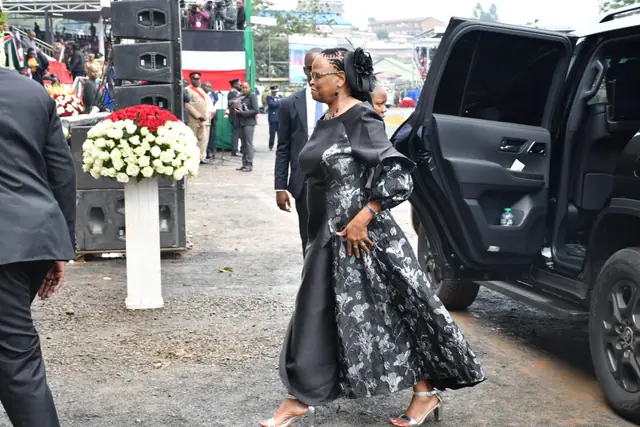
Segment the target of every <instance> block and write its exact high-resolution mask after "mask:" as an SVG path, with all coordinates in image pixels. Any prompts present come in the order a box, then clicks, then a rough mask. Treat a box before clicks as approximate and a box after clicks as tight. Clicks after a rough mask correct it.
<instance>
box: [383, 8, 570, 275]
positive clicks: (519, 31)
mask: <svg viewBox="0 0 640 427" xmlns="http://www.w3.org/2000/svg"><path fill="white" fill-rule="evenodd" d="M573 47H574V41H573V40H572V39H570V38H569V37H568V36H567V35H564V34H561V33H556V32H552V31H544V30H538V29H534V28H525V27H515V26H507V25H501V24H494V23H487V22H480V21H471V20H465V19H459V18H453V19H452V20H451V21H450V23H449V26H448V28H447V31H446V32H445V35H444V37H443V39H442V41H441V43H440V45H439V47H438V49H437V52H436V55H435V57H434V60H433V62H432V65H431V67H430V69H429V71H428V75H427V79H426V82H425V84H424V87H423V90H422V93H421V96H420V101H419V103H418V106H417V108H416V111H415V112H414V113H413V115H412V117H410V118H409V119H408V121H407V122H405V124H403V125H402V126H401V127H400V128H399V129H398V131H397V132H396V138H395V141H396V146H397V148H398V149H399V150H400V151H401V152H403V153H404V154H406V155H408V156H409V157H410V158H412V160H414V161H415V162H416V163H417V164H418V168H417V170H416V172H415V173H414V180H415V191H414V195H413V196H412V199H411V203H412V205H413V207H414V210H415V212H416V213H417V214H418V217H419V219H420V222H421V224H422V225H423V227H425V226H426V225H425V224H428V226H429V227H431V228H432V230H430V232H431V233H433V232H436V233H438V234H439V236H440V240H441V242H442V244H443V246H444V251H445V256H446V257H447V258H448V259H449V263H450V264H452V263H455V264H456V265H457V268H456V269H457V270H458V271H460V270H465V269H466V271H469V270H472V271H474V272H476V273H481V274H482V275H483V276H480V277H484V278H486V277H487V276H486V273H487V272H490V271H497V270H501V271H507V270H509V271H513V269H514V268H516V269H518V268H523V269H525V268H528V267H529V266H531V263H532V262H533V260H534V259H535V257H536V256H538V255H539V254H540V251H541V249H542V247H543V245H544V242H545V235H546V230H547V226H546V223H547V205H548V194H547V193H548V188H549V166H550V157H551V148H552V147H551V143H552V138H551V133H550V131H551V130H552V129H551V126H552V124H551V123H552V119H553V117H554V114H555V113H556V110H557V106H558V105H559V103H560V102H561V98H562V94H563V89H564V85H565V79H566V75H567V70H568V68H569V64H570V61H571V56H572V53H573ZM410 128H411V132H410V136H409V137H404V139H403V137H400V139H398V137H397V135H401V134H405V135H406V134H408V133H409V131H408V130H409V129H410ZM507 208H508V209H511V212H512V213H513V225H511V226H503V225H500V219H501V215H502V213H503V212H504V211H505V209H507ZM505 266H510V267H511V268H510V269H505V268H504V267H505ZM499 267H500V268H499Z"/></svg>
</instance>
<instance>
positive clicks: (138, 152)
mask: <svg viewBox="0 0 640 427" xmlns="http://www.w3.org/2000/svg"><path fill="white" fill-rule="evenodd" d="M133 153H134V154H135V155H136V156H144V155H145V154H147V150H146V148H144V147H136V148H134V149H133Z"/></svg>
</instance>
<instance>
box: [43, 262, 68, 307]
mask: <svg viewBox="0 0 640 427" xmlns="http://www.w3.org/2000/svg"><path fill="white" fill-rule="evenodd" d="M66 266H67V263H66V262H63V261H56V262H55V264H54V265H53V267H51V270H49V272H48V273H47V277H45V278H44V281H43V282H42V285H40V289H39V290H38V296H39V297H40V299H48V298H49V297H51V296H52V295H53V294H54V293H56V291H57V290H58V288H59V287H60V285H62V281H63V280H64V269H65V267H66Z"/></svg>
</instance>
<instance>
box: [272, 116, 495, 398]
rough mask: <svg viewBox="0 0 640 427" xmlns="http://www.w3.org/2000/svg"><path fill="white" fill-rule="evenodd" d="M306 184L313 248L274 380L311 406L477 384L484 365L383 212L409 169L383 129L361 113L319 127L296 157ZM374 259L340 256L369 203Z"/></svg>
mask: <svg viewBox="0 0 640 427" xmlns="http://www.w3.org/2000/svg"><path fill="white" fill-rule="evenodd" d="M299 162H300V167H301V169H302V170H303V171H304V172H305V174H306V176H307V186H308V187H307V204H308V208H309V223H308V232H309V243H308V246H307V251H306V256H305V261H304V268H303V273H302V285H301V287H300V290H299V292H298V297H297V299H296V308H295V312H294V314H293V316H292V319H291V322H290V324H289V329H288V331H287V335H286V337H285V341H284V345H283V348H282V352H281V355H280V368H279V370H280V377H281V379H282V381H283V383H284V385H285V386H286V387H287V389H288V390H289V392H290V393H291V394H292V395H293V396H295V397H296V398H298V399H299V400H300V401H302V402H304V403H305V404H307V405H318V404H323V403H327V402H329V401H331V400H333V399H336V398H339V397H347V398H360V397H366V396H374V395H380V394H388V393H393V392H396V391H399V390H403V389H407V388H410V387H412V386H413V385H414V384H415V383H416V382H418V381H419V380H420V379H423V378H425V379H428V380H429V381H430V382H431V383H432V384H433V385H434V387H435V388H437V389H439V390H445V389H447V388H449V389H458V388H462V387H469V386H473V385H475V384H478V383H480V382H481V381H483V380H484V372H483V370H482V367H481V366H480V364H479V363H478V361H477V360H476V356H475V355H474V354H473V351H472V350H471V348H470V347H469V345H468V344H467V342H466V340H465V339H464V337H463V336H462V333H461V332H460V330H459V329H458V326H457V325H456V324H455V322H454V321H453V319H452V318H451V316H450V315H449V313H448V312H447V310H446V309H445V308H444V306H443V305H442V303H441V302H440V300H439V299H438V297H437V296H436V295H435V294H434V293H433V291H432V290H431V288H430V286H431V285H430V283H429V281H428V279H427V276H426V275H425V274H424V272H423V271H422V270H421V268H420V266H419V264H418V260H417V259H416V257H415V255H414V252H413V250H412V248H411V246H410V244H409V241H408V239H407V237H406V236H405V235H404V233H403V232H402V230H401V229H400V227H399V226H398V225H397V224H396V222H395V220H394V219H393V217H392V215H391V213H390V212H389V209H391V208H393V207H394V206H396V205H398V204H400V203H402V202H403V201H405V200H407V199H408V198H409V196H410V194H411V191H412V189H413V181H412V179H411V170H412V169H413V166H414V165H413V163H412V162H411V161H410V160H408V159H407V158H406V157H404V156H403V155H402V154H400V153H398V152H397V151H396V150H395V148H393V146H392V145H391V143H390V142H389V139H388V138H387V135H386V133H385V130H384V125H383V122H382V120H381V119H380V118H379V117H378V115H377V114H376V113H375V112H374V111H373V110H372V109H371V108H370V106H368V105H367V104H357V105H355V106H354V107H352V108H351V109H350V110H348V111H346V112H344V113H343V114H342V115H340V116H338V117H336V118H335V119H332V120H321V121H319V122H318V124H317V126H316V128H315V131H314V133H313V135H312V136H311V138H310V139H309V142H308V143H307V144H306V146H305V147H304V148H303V150H302V152H301V153H300V157H299ZM370 200H375V201H378V202H380V203H381V204H382V208H383V211H382V212H380V213H379V214H378V215H377V216H376V218H375V219H374V220H373V221H372V222H371V223H370V224H369V227H368V232H369V236H370V237H371V240H373V242H374V244H375V245H374V248H373V249H372V251H371V254H369V255H367V254H365V255H364V256H363V257H362V258H361V259H356V258H355V257H348V256H347V249H346V242H345V241H344V240H343V239H342V238H340V237H338V236H336V232H337V231H340V230H342V229H344V228H345V226H346V225H347V224H348V223H349V221H350V220H351V219H352V218H353V217H354V216H355V215H356V214H357V213H358V212H360V210H361V209H362V208H363V207H364V206H365V205H366V204H367V202H368V201H370Z"/></svg>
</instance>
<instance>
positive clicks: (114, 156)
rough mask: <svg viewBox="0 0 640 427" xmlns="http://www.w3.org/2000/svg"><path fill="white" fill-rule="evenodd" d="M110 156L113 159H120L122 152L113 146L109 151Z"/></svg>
mask: <svg viewBox="0 0 640 427" xmlns="http://www.w3.org/2000/svg"><path fill="white" fill-rule="evenodd" d="M111 158H112V159H113V160H115V159H121V158H122V152H121V151H120V150H119V149H117V148H114V149H113V151H112V152H111Z"/></svg>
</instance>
